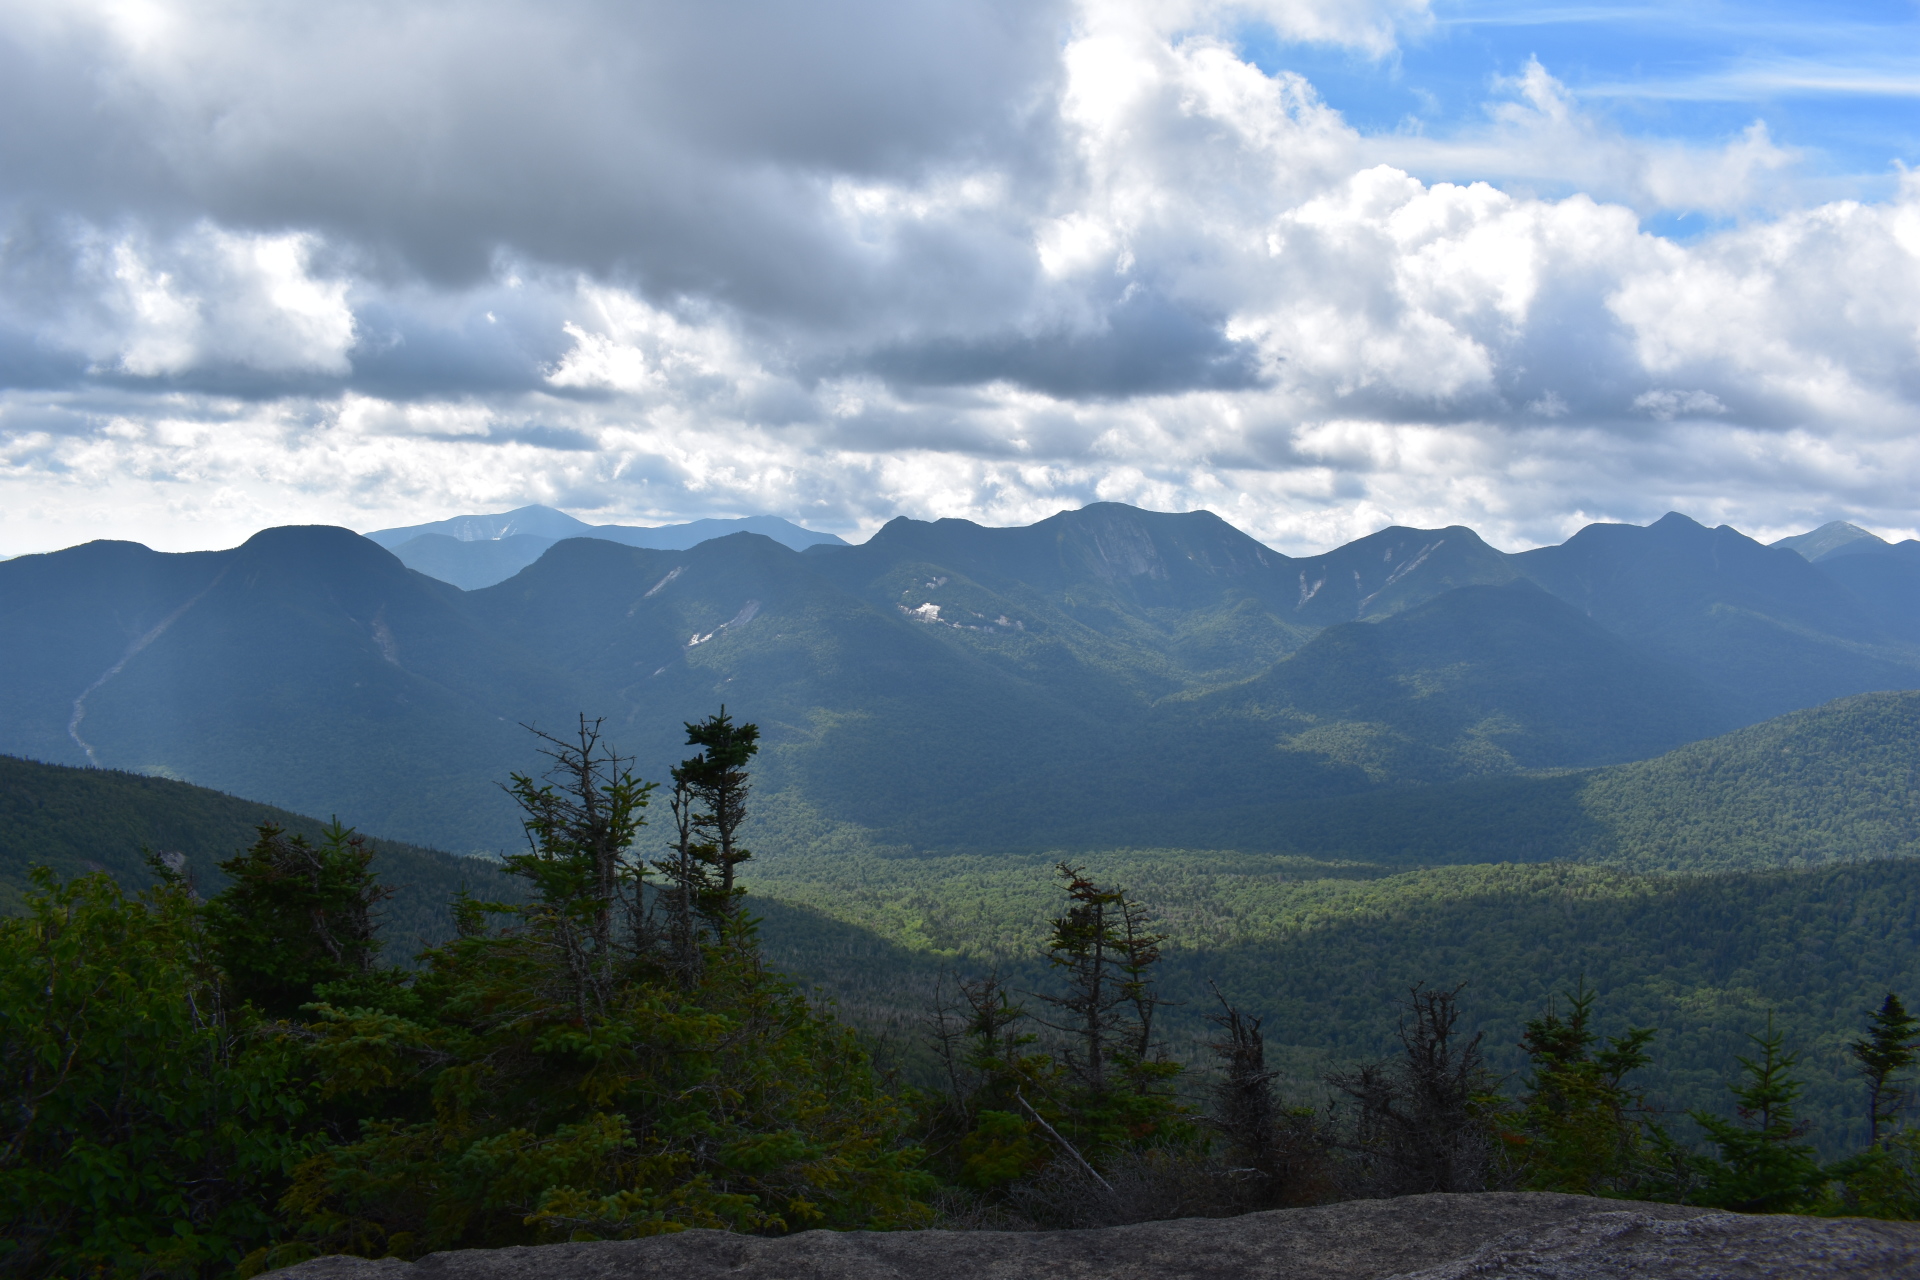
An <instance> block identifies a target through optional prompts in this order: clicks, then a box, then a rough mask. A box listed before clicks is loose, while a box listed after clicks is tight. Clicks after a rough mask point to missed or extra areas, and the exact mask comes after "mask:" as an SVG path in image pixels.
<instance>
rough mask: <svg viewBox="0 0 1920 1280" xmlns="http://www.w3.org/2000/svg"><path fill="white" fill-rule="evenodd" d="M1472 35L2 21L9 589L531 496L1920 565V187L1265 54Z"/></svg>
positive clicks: (798, 23) (865, 21) (1413, 24)
mask: <svg viewBox="0 0 1920 1280" xmlns="http://www.w3.org/2000/svg"><path fill="white" fill-rule="evenodd" d="M1430 20H1431V19H1430V16H1429V14H1428V13H1427V10H1426V8H1425V6H1424V5H1422V4H1418V3H1395V2H1393V0H1385V2H1383V3H1377V4H1338V5H1336V4H1331V3H1328V4H1319V3H1271V4H1244V5H1239V6H1218V5H1212V4H1202V3H1200V2H1199V0H1191V2H1188V0H1182V2H1180V3H1155V2H1149V0H1138V2H1135V0H1127V2H1124V3H1092V2H1091V0H1089V2H1088V3H1083V4H1077V5H1068V4H1064V3H1062V4H1052V5H1050V4H1047V3H1031V2H1025V3H1019V4H1015V3H1011V2H1010V0H1009V2H1007V3H998V2H997V0H996V2H989V3H980V2H979V0H965V2H964V3H963V2H962V0H951V2H949V0H930V3H928V4H924V5H915V6H900V5H888V4H882V3H880V2H879V0H834V2H833V3H828V4H822V5H817V6H811V7H808V8H806V9H804V10H803V9H797V8H795V7H793V6H790V5H778V4H773V3H771V0H768V2H766V3H754V4H745V3H743V4H740V5H727V6H688V5H683V4H671V3H667V2H666V0H657V2H652V3H640V4H625V5H612V4H600V3H589V2H588V0H567V2H565V3H560V4H550V5H545V6H540V7H534V6H532V5H530V4H526V3H522V2H521V0H476V2H475V3H474V4H471V5H465V6H461V7H460V9H459V10H458V11H456V10H453V9H448V8H445V7H442V6H434V5H427V4H402V5H377V6H376V5H372V4H366V3H359V2H357V0H356V2H349V3H343V4H339V5H328V6H317V7H316V6H305V7H299V6H271V5H267V6H261V5H238V4H227V3H214V2H213V0H191V2H186V0H145V2H144V3H141V4H134V5H126V4H120V5H113V6H88V5H78V6H73V7H67V8H58V9H56V8H52V7H45V6H35V5H11V6H9V5H6V4H4V3H0V110H7V111H9V112H10V113H11V115H10V118H13V119H19V120H28V121H31V122H32V123H33V126H34V127H32V128H20V129H13V130H8V131H5V132H4V133H0V227H4V228H5V230H4V232H0V235H4V241H3V242H0V299H3V300H4V301H0V380H4V384H5V390H3V391H0V544H4V545H0V551H18V550H27V549H32V548H34V547H37V546H49V545H61V544H62V543H63V542H66V541H74V540H78V539H79V538H81V537H87V536H96V535H98V534H102V533H118V534H121V535H124V536H136V537H140V538H143V539H146V540H150V541H153V542H155V543H158V544H163V545H173V546H188V545H207V544H209V543H212V542H218V541H222V540H225V541H229V542H231V541H237V540H239V539H240V538H242V537H244V536H245V535H246V533H248V532H251V530H252V529H253V528H255V527H258V526H259V525H262V524H268V523H282V522H285V521H287V520H292V519H300V520H328V521H336V522H344V523H350V524H356V525H358V526H360V527H365V528H372V527H379V526H381V525H389V524H398V523H409V522H416V521H418V520H420V519H426V518H431V517H435V516H440V515H446V514H452V513H454V512H458V511H462V510H483V509H491V508H502V507H506V506H512V505H518V504H520V503H524V502H529V501H541V502H548V503H551V504H553V505H557V506H563V507H567V508H569V509H573V510H576V511H578V512H580V513H582V514H584V515H587V516H589V517H590V518H596V519H607V520H616V519H617V520H640V521H646V520H668V519H680V518H691V517H697V516H702V515H729V514H740V513H745V512H752V511H775V512H779V513H780V514H783V515H787V516H790V517H792V518H796V519H800V520H802V521H804V522H808V523H812V524H814V525H815V526H816V527H821V528H829V529H833V530H836V531H840V532H844V533H848V534H858V533H860V532H861V531H863V530H870V529H872V528H873V527H875V526H877V525H878V524H879V523H880V522H881V521H883V520H885V519H886V518H888V517H890V516H892V515H895V514H899V513H903V512H904V513H908V514H914V515H923V516H935V515H964V516H968V517H971V518H976V519H984V520H988V521H1014V520H1029V519H1033V518H1037V517H1039V516H1044V515H1046V514H1048V513H1050V512H1051V511H1053V510H1056V509H1058V508H1059V507H1061V506H1069V505H1074V504H1077V503H1080V502H1084V501H1088V500H1092V499H1096V498H1112V499H1120V500H1125V501H1133V502H1139V503H1142V504H1144V505H1150V506H1158V507H1171V508H1185V507H1190V506H1208V507H1211V508H1212V509H1214V510H1216V511H1219V512H1220V513H1221V514H1222V515H1223V516H1226V517H1227V518H1228V519H1231V520H1234V521H1235V522H1236V523H1239V524H1241V525H1242V526H1243V527H1245V528H1248V529H1250V530H1251V531H1253V532H1255V533H1257V534H1259V535H1260V536H1263V537H1266V538H1268V539H1269V540H1271V541H1273V542H1274V543H1275V545H1278V546H1281V547H1283V548H1284V549H1288V550H1308V549H1314V548H1317V547H1320V546H1323V545H1325V544H1326V543H1328V542H1331V541H1337V540H1340V539H1343V538H1346V537H1351V536H1355V535H1358V534H1361V533H1365V532H1368V531H1370V529H1371V528H1373V527H1377V526H1378V525H1379V524H1383V523H1387V522H1400V523H1410V524H1444V523H1451V522H1455V521H1459V522H1465V523H1471V524H1474V525H1475V526H1476V527H1479V528H1481V529H1482V530H1483V531H1485V532H1486V533H1488V534H1489V535H1490V536H1492V537H1494V538H1495V539H1496V540H1498V541H1502V542H1503V543H1505V544H1506V545H1527V544H1529V543H1533V542H1538V541H1545V540H1551V539H1555V538H1558V537H1561V536H1564V535H1565V534H1566V533H1567V532H1570V531H1571V529H1572V528H1575V527H1577V526H1578V524H1580V523H1583V522H1585V521H1587V520H1590V519H1596V518H1627V519H1640V518H1650V517H1653V516H1657V515H1659V514H1660V513H1661V512H1663V511H1664V510H1666V509H1668V508H1669V507H1680V508H1681V509H1685V510H1688V511H1691V512H1692V513H1693V514H1695V515H1697V516H1699V517H1701V518H1703V519H1710V520H1717V519H1727V520H1731V521H1733V522H1735V523H1739V524H1742V525H1743V527H1750V528H1753V529H1755V530H1756V531H1760V530H1768V529H1771V530H1775V531H1777V532H1787V531H1790V528H1791V527H1792V526H1793V525H1794V524H1796V523H1802V522H1805V521H1810V520H1811V521H1813V522H1816V523H1817V522H1818V519H1824V518H1827V517H1828V516H1829V515H1832V514H1844V515H1849V516H1852V517H1855V518H1858V519H1860V520H1861V521H1862V522H1864V523H1869V524H1871V525H1873V526H1874V527H1877V528H1888V529H1901V528H1905V527H1906V526H1908V525H1910V524H1912V523H1913V517H1912V516H1911V514H1910V510H1909V508H1910V498H1909V497H1908V496H1907V495H1908V494H1909V493H1910V492H1911V490H1912V486H1913V482H1914V481H1915V480H1920V455H1916V451H1915V448H1914V446H1913V445H1912V444H1910V442H1909V440H1910V431H1909V428H1908V424H1910V423H1911V421H1912V420H1913V412H1914V408H1915V405H1916V402H1917V401H1920V353H1917V352H1916V346H1915V342H1914V336H1913V335H1914V334H1915V333H1916V332H1920V287H1916V286H1920V184H1916V182H1915V181H1914V180H1911V179H1910V180H1908V181H1906V182H1905V183H1904V184H1903V185H1902V186H1901V187H1900V189H1899V191H1898V192H1897V193H1896V194H1895V195H1894V196H1893V197H1892V198H1890V199H1888V200H1885V201H1882V202H1878V203H1859V202H1828V203H1820V204H1812V203H1806V202H1804V201H1800V200H1799V198H1798V196H1797V194H1796V192H1795V189H1794V188H1793V185H1792V183H1793V172H1794V163H1795V160H1794V153H1793V152H1792V150H1791V149H1790V148H1787V147H1784V146H1781V145H1779V144H1777V143H1775V142H1774V140H1773V139H1772V137H1771V135H1770V134H1769V133H1768V132H1767V130H1766V128H1765V126H1764V125H1762V124H1756V125H1755V126H1754V127H1752V128H1749V129H1747V130H1745V131H1744V132H1741V133H1739V134H1738V135H1736V136H1732V137H1729V138H1727V139H1724V140H1722V142H1721V143H1720V144H1719V145H1717V146H1713V147H1698V146H1695V147H1685V146H1681V145H1679V144H1671V143H1666V142H1662V141H1659V140H1653V141H1647V140H1642V139H1634V138H1630V137H1627V136H1624V135H1622V134H1621V133H1619V132H1618V131H1617V130H1614V129H1613V128H1611V127H1610V126H1609V125H1608V124H1607V123H1606V122H1605V121H1604V120H1603V119H1601V118H1598V117H1595V116H1593V115H1591V114H1589V113H1588V112H1586V111H1585V110H1584V109H1583V107H1582V104H1581V102H1580V101H1579V100H1577V99H1576V98H1574V97H1573V96H1571V95H1570V94H1569V93H1568V92H1567V91H1566V89H1565V88H1564V86H1562V85H1561V84H1560V83H1559V82H1558V81H1557V80H1556V79H1555V78H1554V77H1553V76H1552V75H1551V74H1550V72H1549V71H1548V69H1547V68H1545V67H1543V66H1541V65H1539V64H1538V63H1535V64H1533V65H1531V66H1529V67H1528V68H1527V69H1526V70H1525V71H1524V73H1523V74H1522V75H1520V76H1519V77H1516V78H1515V79H1514V80H1513V81H1512V82H1510V83H1507V84H1505V85H1502V86H1500V87H1499V88H1498V89H1497V91H1496V93H1495V95H1494V100H1493V102H1492V103H1491V105H1490V107H1489V111H1488V114H1487V116H1486V120H1485V122H1484V124H1483V125H1480V126H1476V128H1475V129H1474V130H1469V131H1467V132H1466V133H1463V134H1459V135H1455V136H1453V137H1448V138H1439V139H1426V138H1419V137H1401V136H1391V137H1382V136H1378V135H1367V134H1364V133H1362V132H1361V131H1360V130H1357V129H1356V128H1354V127H1353V126H1352V125H1351V124H1350V123H1349V122H1348V121H1347V120H1346V119H1345V118H1344V117H1343V116H1342V115H1341V114H1340V113H1339V112H1337V111H1335V110H1333V109H1332V108H1331V107H1329V106H1328V104H1327V103H1326V102H1325V101H1324V100H1323V99H1322V97H1321V96H1320V94H1319V93H1318V92H1317V90H1316V89H1315V87H1314V85H1313V84H1312V83H1310V82H1309V81H1308V80H1307V79H1306V78H1304V77H1302V76H1300V75H1297V74H1293V73H1290V72H1285V71H1282V72H1279V73H1277V74H1273V75H1268V74H1264V73H1262V72H1261V71H1260V70H1259V69H1258V68H1256V67H1254V66H1252V65H1251V64H1249V63H1248V62H1246V61H1245V60H1243V59H1242V58H1241V57H1240V56H1239V54H1238V53H1237V52H1236V51H1235V49H1234V47H1233V46H1232V45H1231V44H1230V43H1229V42H1228V40H1227V38H1226V37H1227V34H1229V33H1230V32H1231V31H1232V30H1234V29H1237V27H1238V26H1240V25H1243V24H1245V23H1247V22H1261V23H1265V24H1267V25H1270V26H1271V27H1273V28H1274V29H1275V30H1276V31H1278V32H1279V33H1280V34H1281V36H1282V38H1283V39H1286V40H1291V41H1305V42H1320V43H1329V44H1336V45H1341V46H1344V47H1345V48H1347V49H1349V50H1351V51H1352V52H1353V53H1354V54H1355V55H1356V56H1360V57H1366V58H1376V59H1390V58H1391V56H1392V53H1393V50H1394V48H1395V44H1396V42H1397V41H1399V40H1401V39H1404V38H1406V37H1407V35H1408V33H1417V32H1419V31H1420V30H1422V29H1424V27H1425V26H1426V25H1427V24H1428V23H1429V22H1430ZM1456 179H1458V180H1456ZM1673 209H1689V210H1694V211H1705V212H1710V213H1713V214H1715V215H1716V216H1719V217H1722V218H1723V219H1724V221H1722V222H1721V223H1719V224H1717V225H1718V228H1719V229H1717V230H1713V231H1710V232H1708V233H1706V234H1703V235H1701V236H1698V237H1696V238H1695V239H1693V240H1691V241H1689V242H1686V243H1681V242H1677V241H1674V240H1671V239H1666V238H1662V237H1661V236H1658V235H1655V234H1652V233H1651V232H1650V231H1649V230H1647V228H1646V224H1645V222H1644V217H1645V215H1646V214H1647V213H1648V212H1649V211H1657V210H1673Z"/></svg>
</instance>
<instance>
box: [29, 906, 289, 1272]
mask: <svg viewBox="0 0 1920 1280" xmlns="http://www.w3.org/2000/svg"><path fill="white" fill-rule="evenodd" d="M196 915H197V912H196V909H195V905H194V903H193V901H192V899H191V898H190V896H189V895H188V893H187V892H186V890H185V889H184V888H182V887H179V886H174V885H167V886H162V887H160V888H158V889H154V890H151V891H149V892H147V893H145V894H143V895H141V896H140V897H138V898H129V897H127V896H126V895H125V894H124V893H122V891H121V890H120V889H119V888H118V887H117V886H116V885H114V883H113V882H112V881H111V880H110V879H108V878H107V877H106V876H103V875H91V876H84V877H81V878H79V879H77V880H73V881H70V882H68V883H66V884H64V885H60V884H56V883H55V881H54V879H53V877H52V876H51V875H50V874H48V873H46V872H41V873H39V874H38V875H37V876H36V878H35V884H34V889H33V891H32V892H31V893H30V894H29V895H28V897H27V900H26V903H25V912H24V913H23V914H22V915H19V916H16V917H13V918H11V919H6V920H0V1272H4V1273H5V1274H7V1275H11V1276H20V1277H49V1278H51V1277H56V1276H61V1277H69V1276H80V1275H112V1276H129V1277H134V1276H150V1275H156V1274H175V1275H196V1274H201V1275H209V1276H211V1275H218V1274H221V1273H224V1272H226V1271H228V1270H230V1269H231V1268H232V1267H233V1266H234V1265H235V1264H236V1263H238V1262H239V1261H240V1260H241V1258H242V1257H243V1255H246V1254H247V1253H249V1252H250V1251H252V1250H253V1249H254V1248H255V1247H256V1246H257V1245H260V1244H262V1243H263V1242H265V1241H267V1240H269V1239H270V1238H271V1236H272V1233H273V1231H274V1228H275V1225H276V1224H275V1218H274V1214H273V1203H274V1200H275V1199H276V1197H277V1196H278V1195H279V1192H280V1190H281V1188H282V1187H284V1186H285V1185H286V1178H287V1174H288V1173H289V1172H290V1170H291V1168H292V1166H293V1165H294V1164H295V1163H296V1161H297V1160H298V1159H299V1157H301V1156H302V1155H303V1154H305V1152H306V1149H307V1148H306V1146H305V1144H304V1143H303V1141H302V1140H301V1139H300V1138H298V1137H297V1136H296V1135H297V1133H298V1131H299V1120H300V1116H301V1111H302V1103H301V1091H300V1089H299V1088H298V1073H297V1067H298V1061H297V1055H296V1054H295V1053H294V1052H293V1051H292V1049H291V1048H290V1046H289V1045H288V1044H287V1043H286V1042H285V1041H283V1040H280V1039H277V1038H275V1037H272V1036H269V1035H265V1034H263V1033H262V1031H261V1029H260V1028H258V1027H256V1026H254V1025H252V1024H250V1023H248V1022H246V1021H245V1020H240V1021H235V1020H232V1019H230V1018H229V1016H228V1015H227V1014H226V1013H225V1012H224V1009H223V1002H222V997H221V992H220V989H219V980H218V976H217V974H216V972H215V970H214V967H213V963H212V957H211V956H210V955H209V953H208V951H209V948H208V945H207V939H206V937H205V935H204V934H203V933H202V932H201V931H200V929H199V927H198V922H197V920H196Z"/></svg>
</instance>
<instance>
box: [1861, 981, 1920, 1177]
mask: <svg viewBox="0 0 1920 1280" xmlns="http://www.w3.org/2000/svg"><path fill="white" fill-rule="evenodd" d="M1916 1047H1920V1018H1916V1017H1914V1016H1913V1015H1912V1014H1910V1013H1908V1012H1907V1009H1906V1006H1905V1005H1903V1004H1901V1003H1900V997H1899V996H1897V995H1894V994H1893V993H1892V992H1891V991H1889V992H1888V993H1887V998H1886V1000H1884V1001H1883V1002H1882V1003H1881V1005H1880V1008H1879V1010H1878V1011H1876V1012H1874V1013H1871V1014H1869V1015H1868V1022H1867V1035H1866V1038H1865V1039H1863V1040H1855V1041H1852V1042H1851V1043H1850V1044H1848V1046H1847V1048H1848V1050H1849V1051H1850V1052H1851V1053H1852V1054H1853V1056H1854V1059H1855V1061H1857V1062H1858V1063H1859V1067H1858V1068H1857V1069H1858V1070H1859V1072H1860V1074H1861V1076H1862V1077H1863V1078H1865V1080H1866V1082H1867V1127H1868V1140H1867V1145H1868V1146H1870V1147H1877V1146H1879V1145H1880V1129H1881V1126H1883V1125H1887V1124H1892V1123H1894V1122H1895V1121H1897V1120H1898V1119H1899V1118H1900V1113H1901V1111H1903V1110H1904V1109H1905V1108H1906V1105H1907V1101H1908V1099H1909V1098H1910V1097H1911V1096H1912V1089H1911V1081H1910V1080H1908V1079H1907V1078H1905V1077H1903V1076H1901V1075H1900V1074H1899V1073H1900V1072H1902V1071H1905V1070H1906V1069H1907V1068H1908V1067H1911V1066H1912V1065H1913V1063H1914V1058H1915V1050H1916Z"/></svg>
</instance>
